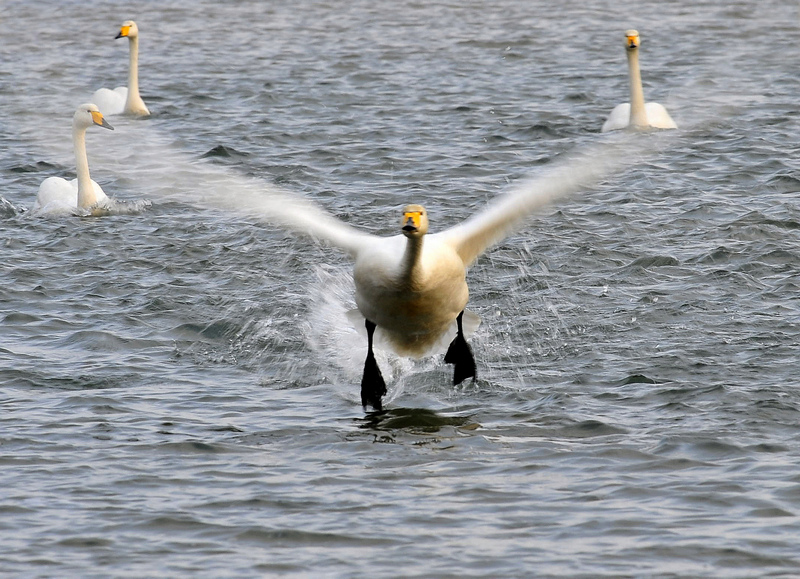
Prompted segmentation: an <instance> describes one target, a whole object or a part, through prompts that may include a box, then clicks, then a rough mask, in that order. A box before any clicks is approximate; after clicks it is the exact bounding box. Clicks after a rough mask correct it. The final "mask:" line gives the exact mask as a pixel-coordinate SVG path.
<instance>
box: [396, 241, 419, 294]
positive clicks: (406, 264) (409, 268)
mask: <svg viewBox="0 0 800 579" xmlns="http://www.w3.org/2000/svg"><path fill="white" fill-rule="evenodd" d="M422 239H423V238H422V237H409V238H408V241H407V242H406V250H405V252H403V261H402V262H401V263H400V281H401V283H402V284H403V285H404V286H406V287H410V286H413V285H415V282H416V280H417V277H418V275H419V263H420V257H421V256H422Z"/></svg>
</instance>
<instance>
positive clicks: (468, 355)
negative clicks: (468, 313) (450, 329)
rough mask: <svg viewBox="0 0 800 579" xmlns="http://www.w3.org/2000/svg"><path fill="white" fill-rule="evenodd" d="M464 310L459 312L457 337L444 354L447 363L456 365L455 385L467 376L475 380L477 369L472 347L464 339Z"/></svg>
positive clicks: (454, 373)
mask: <svg viewBox="0 0 800 579" xmlns="http://www.w3.org/2000/svg"><path fill="white" fill-rule="evenodd" d="M463 315H464V312H461V313H460V314H458V317H457V318H456V324H457V325H458V332H457V333H456V337H455V338H454V339H453V341H452V342H450V347H449V348H447V353H446V354H445V355H444V361H445V362H446V363H447V364H453V365H454V366H455V368H454V371H453V385H456V384H460V383H461V382H463V381H464V380H466V379H467V378H472V379H473V380H475V378H476V375H477V371H476V370H477V369H476V366H475V356H473V355H472V348H470V347H469V344H467V340H465V339H464V330H463V328H462V327H461V318H462V316H463Z"/></svg>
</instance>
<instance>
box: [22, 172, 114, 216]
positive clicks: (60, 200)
mask: <svg viewBox="0 0 800 579" xmlns="http://www.w3.org/2000/svg"><path fill="white" fill-rule="evenodd" d="M92 188H93V189H94V192H95V195H97V204H98V205H105V204H106V203H108V196H107V195H106V194H105V192H104V191H103V189H102V188H101V187H100V185H98V184H97V182H96V181H95V180H94V179H92ZM77 210H78V180H77V179H72V180H69V181H67V180H66V179H62V178H61V177H48V178H47V179H45V180H44V181H42V184H41V185H39V191H38V192H37V194H36V201H35V202H34V203H33V207H32V208H31V211H32V213H33V214H35V215H67V214H73V213H75V212H76V211H77Z"/></svg>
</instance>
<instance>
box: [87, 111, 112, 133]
mask: <svg viewBox="0 0 800 579" xmlns="http://www.w3.org/2000/svg"><path fill="white" fill-rule="evenodd" d="M92 121H94V124H95V125H97V126H99V127H103V128H104V129H111V130H112V131H113V130H114V127H112V126H111V125H109V124H108V122H107V121H106V119H105V118H104V117H103V113H101V112H100V111H92Z"/></svg>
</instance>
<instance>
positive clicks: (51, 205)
mask: <svg viewBox="0 0 800 579" xmlns="http://www.w3.org/2000/svg"><path fill="white" fill-rule="evenodd" d="M92 125H97V126H99V127H103V128H106V129H111V130H112V131H113V130H114V127H112V126H111V125H109V124H108V123H107V122H106V120H105V119H104V118H103V113H101V112H100V109H98V108H97V106H96V105H94V104H91V103H87V104H83V105H81V106H79V107H78V110H76V111H75V114H74V115H73V117H72V143H73V146H74V149H75V165H76V169H77V174H78V177H77V179H73V180H72V181H67V180H66V179H62V178H61V177H48V178H47V179H45V180H44V181H42V184H41V185H40V186H39V192H38V193H37V195H36V201H35V202H34V204H33V207H32V209H31V211H32V212H33V213H34V214H36V215H52V214H65V213H70V214H72V213H76V212H78V210H89V211H90V210H91V209H92V208H96V207H98V206H101V205H104V204H106V203H108V197H107V196H106V194H105V193H104V192H103V190H102V189H101V188H100V185H98V184H97V183H95V182H94V181H92V179H91V177H89V159H88V158H87V156H86V129H88V128H89V127H91V126H92Z"/></svg>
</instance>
